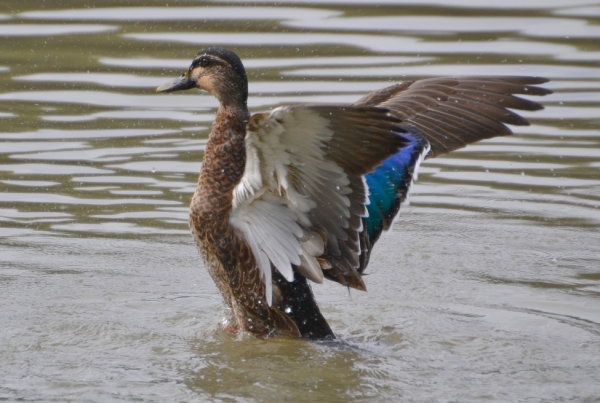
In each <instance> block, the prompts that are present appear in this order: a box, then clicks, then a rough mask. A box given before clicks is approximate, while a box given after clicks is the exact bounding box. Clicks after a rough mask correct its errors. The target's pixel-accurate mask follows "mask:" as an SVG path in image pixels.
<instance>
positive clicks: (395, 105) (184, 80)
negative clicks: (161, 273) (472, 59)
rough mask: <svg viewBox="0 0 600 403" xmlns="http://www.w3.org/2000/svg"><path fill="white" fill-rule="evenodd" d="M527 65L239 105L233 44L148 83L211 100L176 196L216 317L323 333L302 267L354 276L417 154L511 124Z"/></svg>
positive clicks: (406, 185)
mask: <svg viewBox="0 0 600 403" xmlns="http://www.w3.org/2000/svg"><path fill="white" fill-rule="evenodd" d="M545 81H547V80H545V79H542V78H537V77H462V78H440V79H427V80H421V81H417V82H408V83H400V84H396V85H393V86H390V87H387V88H384V89H382V90H379V91H375V92H373V93H371V94H368V95H367V96H366V97H364V98H362V99H361V100H359V101H357V102H356V103H355V104H354V105H346V106H339V105H299V106H287V107H280V108H277V109H275V110H273V111H271V112H270V113H262V114H256V115H254V116H250V113H249V111H248V108H247V104H246V101H247V95H248V91H247V78H246V73H245V70H244V68H243V65H242V62H241V60H240V59H239V58H238V56H237V55H235V54H234V53H233V52H231V51H228V50H226V49H222V48H210V49H206V50H203V51H201V52H200V53H198V54H197V55H196V57H195V58H194V60H193V61H192V64H191V66H190V68H189V69H188V70H187V71H186V72H185V73H184V74H183V75H182V76H181V77H180V78H178V79H176V80H175V81H173V82H171V83H167V84H165V85H163V86H161V87H159V88H158V89H157V91H158V92H170V91H176V90H183V89H189V88H200V89H204V90H206V91H208V92H210V93H211V94H213V95H214V96H215V97H216V98H217V99H218V100H219V102H220V107H219V109H218V111H217V115H216V118H215V121H214V123H213V126H212V130H211V133H210V135H209V140H208V143H207V147H206V151H205V156H204V159H203V164H202V169H201V172H200V176H199V179H198V186H197V189H196V192H195V194H194V196H193V199H192V203H191V207H190V228H191V230H192V234H193V236H194V239H195V241H196V244H197V246H198V249H199V251H200V254H201V255H202V258H203V260H204V263H205V266H206V268H207V269H208V271H209V273H210V275H211V277H212V279H213V280H214V282H215V284H216V285H217V288H218V289H219V291H220V292H221V294H222V295H223V297H224V299H225V302H226V303H227V305H228V306H229V307H230V308H231V310H232V314H233V319H232V323H231V325H230V326H229V327H228V329H227V330H231V331H248V332H251V333H253V334H255V335H257V336H260V337H270V336H286V337H308V338H316V339H323V338H335V335H334V333H333V332H332V330H331V328H330V327H329V325H328V323H327V321H326V320H325V318H324V317H323V315H322V314H321V312H320V310H319V307H318V305H317V303H316V301H315V299H314V296H313V293H312V290H311V286H310V284H309V280H311V281H312V282H315V283H321V282H323V279H325V278H327V279H329V280H333V281H336V282H338V283H340V284H342V285H345V286H347V287H351V288H356V289H358V290H366V286H365V283H364V281H363V280H362V274H363V273H364V270H365V269H366V267H367V265H368V262H369V257H370V254H371V251H372V247H373V245H374V244H375V243H376V241H377V239H378V238H379V236H380V235H381V234H382V232H383V231H385V230H387V229H389V227H390V226H391V223H392V221H393V219H394V217H395V216H396V215H397V213H398V211H399V209H400V205H401V204H402V202H403V201H404V200H405V199H406V197H407V195H408V191H409V189H410V185H411V183H412V181H413V179H415V177H416V172H417V169H418V165H419V163H420V162H421V161H422V160H423V159H424V158H425V157H426V156H428V157H431V156H438V155H443V154H446V153H448V152H450V151H452V150H454V149H457V148H461V147H464V146H465V145H466V144H468V143H472V142H475V141H478V140H481V139H484V138H490V137H494V136H498V135H508V134H511V131H510V129H508V127H507V126H505V124H504V123H509V124H516V125H524V124H528V122H527V120H525V119H524V118H522V117H521V116H519V115H517V114H515V113H514V112H512V111H509V110H508V109H506V108H514V109H525V110H536V109H540V108H541V105H539V104H537V103H535V102H532V101H529V100H525V99H522V98H519V97H515V96H513V95H512V94H515V93H517V94H519V93H526V94H529V95H545V94H548V93H550V91H548V90H545V89H543V88H540V87H536V86H533V85H532V84H540V83H543V82H545Z"/></svg>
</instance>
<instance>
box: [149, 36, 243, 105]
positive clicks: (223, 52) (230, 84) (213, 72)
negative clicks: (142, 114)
mask: <svg viewBox="0 0 600 403" xmlns="http://www.w3.org/2000/svg"><path fill="white" fill-rule="evenodd" d="M190 88H198V89H201V90H205V91H208V92H209V93H211V94H212V95H213V96H214V97H215V98H217V99H218V100H219V102H220V103H221V105H223V106H227V105H230V104H232V105H239V104H240V103H242V104H243V105H246V101H247V99H248V78H247V77H246V70H245V69H244V65H243V64H242V61H241V60H240V58H239V57H238V55H236V54H235V53H233V52H232V51H230V50H227V49H223V48H208V49H204V50H202V51H201V52H199V53H198V54H197V55H196V57H194V60H192V64H190V67H189V68H188V69H187V70H186V71H185V72H184V73H183V74H182V75H181V76H180V77H178V78H176V79H175V80H173V81H170V82H168V83H165V84H163V85H161V86H160V87H158V88H157V89H156V92H172V91H179V90H187V89H190Z"/></svg>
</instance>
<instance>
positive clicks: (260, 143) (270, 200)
mask: <svg viewBox="0 0 600 403" xmlns="http://www.w3.org/2000/svg"><path fill="white" fill-rule="evenodd" d="M328 124H329V121H328V120H327V119H325V118H323V117H321V116H320V115H318V114H317V113H316V112H315V111H313V110H311V109H310V108H302V107H295V108H290V107H282V108H277V109H275V110H273V111H272V112H271V113H270V114H268V115H257V116H255V117H253V119H252V120H251V122H250V124H249V128H251V129H249V130H248V131H247V133H246V139H245V142H246V168H245V172H244V176H243V177H242V180H241V181H240V183H239V184H238V185H237V186H236V188H235V189H234V200H233V211H232V213H231V215H230V219H229V221H230V223H231V225H232V226H233V227H235V228H237V229H238V230H239V231H240V232H241V233H242V234H243V236H244V238H245V239H246V241H247V242H248V245H249V246H250V248H251V250H252V253H253V254H254V257H255V259H256V263H257V265H258V267H259V269H260V271H261V273H262V276H263V280H264V281H265V284H266V295H267V302H268V304H269V305H271V304H272V298H273V297H272V273H271V265H272V266H273V267H275V268H276V269H277V271H279V272H280V273H281V274H282V275H283V276H284V277H285V278H286V280H288V281H293V279H294V272H293V269H292V265H300V264H301V263H302V262H303V261H304V262H306V261H307V259H308V260H309V261H310V262H311V269H310V270H311V271H312V272H313V273H314V270H316V268H315V267H314V266H315V262H316V260H315V259H314V258H311V257H312V256H313V255H312V254H311V253H310V252H309V251H306V250H304V249H303V246H304V247H305V248H310V244H309V243H306V242H301V241H300V239H301V238H302V237H303V236H304V234H305V229H307V228H309V227H310V226H311V220H310V217H311V215H312V214H313V213H309V212H311V210H312V211H315V210H319V209H316V207H318V206H322V207H326V209H325V211H323V212H322V213H323V214H329V213H330V212H333V217H329V219H330V220H332V222H334V223H335V224H336V225H339V226H340V228H344V227H347V219H348V217H349V216H350V213H349V211H348V207H349V206H350V201H349V200H348V198H347V197H346V196H345V194H348V193H350V189H349V188H348V187H347V185H348V184H349V180H348V177H347V176H346V174H345V173H344V170H343V169H342V168H341V167H339V166H338V165H337V164H335V163H334V162H332V161H327V160H326V159H325V151H324V150H323V147H324V143H325V142H327V141H328V140H330V139H331V137H332V136H333V132H332V131H331V129H329V127H328ZM294 176H295V180H293V179H294ZM332 228H333V229H332V231H334V230H335V229H336V228H335V226H334V227H332ZM335 235H336V236H337V237H341V238H342V239H343V237H344V236H345V233H344V232H343V231H341V230H340V231H337V232H335ZM318 270H320V268H319V269H318ZM313 278H314V279H315V280H316V281H319V279H322V272H320V273H316V274H315V275H314V277H313Z"/></svg>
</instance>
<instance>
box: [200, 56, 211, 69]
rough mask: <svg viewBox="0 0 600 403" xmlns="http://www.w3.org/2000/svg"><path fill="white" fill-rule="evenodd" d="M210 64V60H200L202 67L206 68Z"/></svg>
mask: <svg viewBox="0 0 600 403" xmlns="http://www.w3.org/2000/svg"><path fill="white" fill-rule="evenodd" d="M209 64H210V60H208V58H204V59H201V60H200V66H202V67H206V66H208V65H209Z"/></svg>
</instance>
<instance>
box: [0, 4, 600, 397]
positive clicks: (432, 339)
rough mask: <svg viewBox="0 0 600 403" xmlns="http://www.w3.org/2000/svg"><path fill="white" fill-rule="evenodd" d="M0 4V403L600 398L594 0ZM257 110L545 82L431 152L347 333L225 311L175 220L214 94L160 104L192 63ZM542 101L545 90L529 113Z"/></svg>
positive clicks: (324, 297)
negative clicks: (241, 81) (230, 74)
mask: <svg viewBox="0 0 600 403" xmlns="http://www.w3.org/2000/svg"><path fill="white" fill-rule="evenodd" d="M94 3H95V8H89V7H84V6H82V4H83V3H81V2H77V1H72V0H63V1H60V2H24V1H14V0H3V1H2V5H0V49H1V53H0V82H1V87H0V88H1V89H0V400H2V401H16V400H19V401H44V402H51V401H56V402H65V401H72V402H130V401H142V402H195V401H212V402H279V401H292V402H303V401H319V402H346V401H358V402H390V401H403V402H432V401H437V402H484V401H487V402H560V401H574V402H596V401H600V119H599V118H600V109H599V108H600V1H591V0H587V1H586V0H544V1H542V0H538V1H533V0H532V1H515V0H507V1H502V2H501V1H491V0H449V1H441V0H429V1H416V0H413V1H409V0H404V1H403V0H381V1H379V2H377V4H376V5H375V2H371V1H369V0H344V1H335V0H321V1H319V0H304V1H294V2H292V1H281V0H277V1H265V2H262V3H261V4H258V5H257V6H248V5H247V2H246V1H239V2H235V1H228V2H220V1H213V2H200V1H197V2H185V3H179V4H175V3H169V5H168V6H167V5H166V4H164V3H160V4H159V3H158V2H156V3H155V2H151V1H147V2H142V1H138V2H130V3H128V5H127V7H123V4H122V2H119V1H109V0H103V1H102V0H101V1H97V2H94ZM214 45H221V46H226V47H229V48H231V49H233V50H235V51H236V52H237V53H238V54H239V55H240V56H241V57H242V59H243V60H244V63H245V65H246V67H247V69H248V75H249V79H250V82H251V83H250V98H251V100H250V107H251V109H252V111H253V112H255V111H264V110H268V109H270V108H273V107H274V106H276V105H279V104H286V103H287V104H289V103H302V102H326V103H330V102H334V103H351V102H353V101H355V100H356V99H358V98H359V97H361V96H362V95H364V94H365V93H366V92H368V91H371V90H375V89H378V88H381V87H383V86H385V85H388V84H389V83H392V82H398V81H403V80H413V79H417V78H423V77H430V76H440V75H478V74H488V75H490V74H502V75H539V76H545V77H548V78H550V79H551V80H552V81H551V82H550V83H549V84H547V86H548V88H551V89H552V90H554V91H555V93H554V94H553V95H551V96H547V97H545V98H543V99H540V100H541V101H542V102H543V103H544V105H545V106H546V109H545V110H544V111H540V112H535V113H525V114H524V115H525V116H527V117H528V118H530V120H531V121H532V123H533V125H532V126H530V127H524V128H516V129H515V133H516V135H515V136H511V137H505V138H498V139H492V140H488V141H484V142H481V143H479V144H477V145H473V146H469V147H468V148H466V149H464V150H461V151H457V152H455V153H453V154H451V155H449V156H446V157H443V158H438V159H432V160H428V161H426V162H425V163H424V164H423V165H422V167H421V171H420V175H419V181H418V182H416V183H415V185H414V187H413V192H412V195H411V204H410V206H404V207H403V208H402V211H401V214H400V217H399V219H398V220H397V221H396V223H395V225H394V226H393V228H392V230H391V231H390V232H389V233H388V234H387V235H386V236H384V237H383V238H382V239H381V240H380V241H379V243H378V245H377V246H376V248H375V251H374V253H373V255H372V260H371V263H370V266H369V270H368V272H369V276H367V277H366V278H365V280H366V283H367V287H368V289H369V292H368V293H361V292H357V291H354V290H353V291H350V292H349V291H348V290H346V289H345V288H344V287H340V286H339V285H338V284H335V283H331V282H329V283H326V284H324V285H316V286H314V292H315V294H316V296H317V299H318V301H319V302H320V305H321V308H322V310H323V312H324V315H325V317H326V318H328V320H329V321H330V324H331V326H332V328H333V329H334V331H335V332H336V334H337V335H338V337H339V338H340V341H339V342H330V343H317V342H308V341H303V340H259V339H255V338H253V337H251V336H248V335H241V336H240V337H230V336H227V335H225V334H223V333H222V332H221V331H220V330H219V326H220V324H221V323H222V322H223V321H224V319H225V318H226V317H227V312H226V311H225V309H224V304H223V302H222V298H221V296H220V295H219V293H218V291H217V290H216V288H215V286H214V285H213V283H212V281H211V280H210V278H209V276H208V274H207V272H206V271H205V269H204V268H203V265H202V263H201V261H200V258H199V256H198V254H197V251H196V248H195V246H194V244H193V241H192V239H191V236H190V235H189V230H188V226H187V215H188V205H189V202H190V199H191V196H192V193H193V191H194V188H195V182H196V178H197V175H198V171H199V169H200V166H201V161H202V156H203V150H204V147H205V145H206V139H207V135H208V130H209V127H210V124H211V121H212V119H213V115H214V112H215V108H216V106H217V102H216V100H214V99H213V98H212V97H211V96H210V95H208V94H206V93H200V92H199V91H196V90H192V91H188V92H186V93H183V94H179V93H176V94H173V95H161V94H155V93H154V89H155V88H156V87H157V86H158V85H160V84H162V83H163V82H165V81H167V80H168V79H170V78H173V77H176V76H178V75H179V74H181V72H182V71H184V69H186V68H187V66H188V65H189V62H190V60H191V58H192V57H193V56H194V55H195V53H196V52H198V51H199V50H200V49H202V48H205V47H208V46H214ZM536 100H537V99H536Z"/></svg>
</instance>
